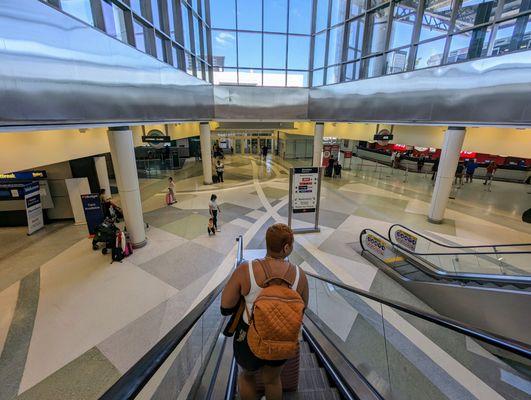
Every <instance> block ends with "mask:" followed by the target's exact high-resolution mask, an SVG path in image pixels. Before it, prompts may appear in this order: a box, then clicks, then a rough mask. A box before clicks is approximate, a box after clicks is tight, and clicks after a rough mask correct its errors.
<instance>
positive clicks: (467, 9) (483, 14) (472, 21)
mask: <svg viewBox="0 0 531 400" xmlns="http://www.w3.org/2000/svg"><path fill="white" fill-rule="evenodd" d="M497 3H498V0H463V2H462V3H461V6H460V7H459V9H458V10H457V18H456V20H455V31H462V30H464V29H467V28H471V27H473V26H476V25H479V24H482V23H484V22H489V21H492V20H493V19H494V15H495V14H496V5H497Z"/></svg>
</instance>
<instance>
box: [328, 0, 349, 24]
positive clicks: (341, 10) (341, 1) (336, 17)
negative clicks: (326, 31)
mask: <svg viewBox="0 0 531 400" xmlns="http://www.w3.org/2000/svg"><path fill="white" fill-rule="evenodd" d="M346 12H347V0H332V9H331V10H330V26H334V25H335V24H338V23H340V22H343V21H344V20H345V14H346Z"/></svg>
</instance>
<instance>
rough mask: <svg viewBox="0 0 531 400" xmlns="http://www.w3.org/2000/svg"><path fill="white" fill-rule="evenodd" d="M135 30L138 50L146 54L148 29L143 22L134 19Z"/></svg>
mask: <svg viewBox="0 0 531 400" xmlns="http://www.w3.org/2000/svg"><path fill="white" fill-rule="evenodd" d="M133 30H134V34H135V46H136V48H137V49H138V50H140V51H143V52H146V27H145V26H144V24H142V22H140V21H139V20H137V19H136V18H133Z"/></svg>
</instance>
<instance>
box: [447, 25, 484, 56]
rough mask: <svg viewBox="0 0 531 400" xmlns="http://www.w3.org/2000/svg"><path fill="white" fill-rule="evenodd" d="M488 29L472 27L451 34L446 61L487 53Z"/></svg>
mask: <svg viewBox="0 0 531 400" xmlns="http://www.w3.org/2000/svg"><path fill="white" fill-rule="evenodd" d="M490 32H491V30H490V29H487V28H486V27H485V28H481V29H474V30H473V31H468V32H465V33H461V34H458V35H453V36H452V38H451V43H450V51H449V52H448V60H447V63H448V64H451V63H454V62H458V61H465V60H470V59H473V58H478V57H481V56H486V55H487V48H488V44H489V39H490Z"/></svg>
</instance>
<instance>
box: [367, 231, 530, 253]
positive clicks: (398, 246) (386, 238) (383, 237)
mask: <svg viewBox="0 0 531 400" xmlns="http://www.w3.org/2000/svg"><path fill="white" fill-rule="evenodd" d="M395 225H398V224H395ZM366 232H371V233H374V234H376V235H377V236H379V237H381V238H382V239H384V240H385V241H386V242H389V243H390V244H392V245H393V246H395V247H396V248H398V249H400V250H403V251H404V252H407V253H409V254H412V255H414V256H477V255H497V254H531V250H528V251H486V252H476V251H469V252H464V251H463V252H450V253H417V252H414V251H411V250H410V249H407V248H405V247H404V246H402V245H401V244H399V243H395V242H393V241H392V240H391V239H390V238H389V237H385V236H383V235H382V234H380V233H378V232H376V231H374V230H372V229H370V228H365V229H363V230H362V231H361V233H360V243H362V246H363V242H362V240H361V238H362V237H363V234H364V233H366ZM411 232H415V231H411ZM415 233H416V232H415ZM424 237H425V236H424ZM433 243H436V244H438V243H437V242H435V241H433ZM520 245H522V246H524V245H525V244H520ZM530 245H531V244H530ZM446 247H448V246H446ZM474 247H475V246H468V247H466V246H463V247H462V248H474ZM484 247H493V246H484ZM449 248H454V247H449ZM455 248H459V247H455Z"/></svg>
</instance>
